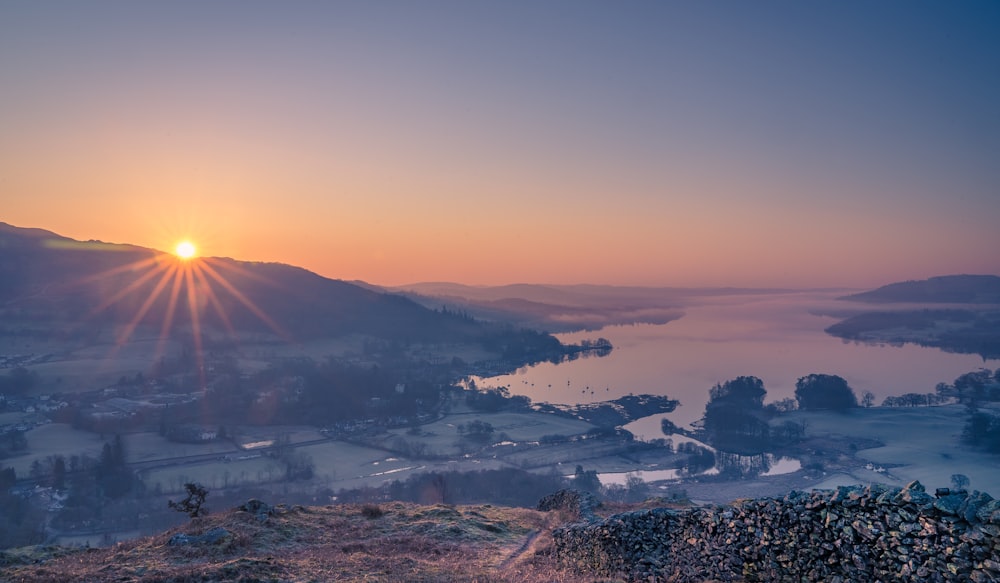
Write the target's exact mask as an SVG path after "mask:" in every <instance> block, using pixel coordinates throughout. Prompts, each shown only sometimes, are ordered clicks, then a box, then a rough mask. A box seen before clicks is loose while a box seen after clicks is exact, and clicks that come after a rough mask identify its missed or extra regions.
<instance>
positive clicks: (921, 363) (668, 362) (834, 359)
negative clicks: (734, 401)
mask: <svg viewBox="0 0 1000 583" xmlns="http://www.w3.org/2000/svg"><path fill="white" fill-rule="evenodd" d="M843 293H844V292H843V291H839V292H818V291H809V292H795V293H762V294H755V295H738V296H734V295H727V296H713V297H707V298H701V299H699V300H698V302H697V303H696V304H691V305H687V306H684V311H685V315H684V317H682V318H680V319H679V320H675V321H673V322H669V323H667V324H662V325H652V324H636V325H628V326H610V327H606V328H603V329H601V330H599V331H596V332H574V333H569V334H560V335H558V338H559V339H560V340H562V341H563V342H567V343H576V342H579V341H581V340H583V339H587V338H590V339H594V338H597V337H598V336H601V337H604V338H607V339H608V340H610V341H611V343H612V344H613V345H614V350H613V351H612V352H611V354H610V355H608V356H605V357H601V358H598V357H591V358H580V359H577V360H574V361H569V362H564V363H561V364H557V365H556V364H551V363H541V364H538V365H535V366H530V367H525V368H522V369H519V370H518V371H516V372H514V373H512V374H509V375H501V376H496V377H490V378H485V379H479V378H477V379H475V380H476V382H477V384H479V386H506V387H508V388H509V389H510V392H511V393H512V394H519V395H527V396H528V397H530V398H531V399H532V400H533V401H536V402H543V401H545V402H549V403H558V404H578V403H591V402H596V401H607V400H609V399H615V398H618V397H621V396H624V395H628V394H630V393H631V394H640V393H651V394H658V395H667V396H670V397H672V398H675V399H678V400H680V402H681V406H680V407H678V408H677V410H676V411H674V412H673V413H670V414H668V415H666V417H667V418H669V419H670V420H671V421H673V422H674V423H676V424H678V425H680V426H685V425H688V424H690V423H691V422H692V421H696V420H698V419H700V418H701V416H702V414H703V413H704V409H705V403H706V402H707V400H708V391H709V388H711V387H712V386H713V385H715V384H716V383H721V382H724V381H726V380H729V379H733V378H735V377H737V376H741V375H752V376H756V377H759V378H760V379H762V380H763V381H764V386H765V387H766V389H767V397H766V399H765V401H766V402H770V401H776V400H779V399H783V398H786V397H794V392H795V381H796V380H797V379H798V378H799V377H802V376H805V375H807V374H810V373H825V374H835V375H840V376H842V377H844V378H845V379H846V380H847V382H848V383H849V384H850V386H851V387H852V388H853V389H854V392H855V394H856V395H857V396H858V398H859V399H860V397H861V393H862V392H864V391H871V392H872V393H873V394H874V395H875V397H876V398H875V403H876V404H880V403H881V402H882V399H883V398H885V397H887V396H889V395H899V394H902V393H909V392H916V393H928V392H933V391H934V387H935V386H936V385H937V384H938V383H940V382H948V383H950V382H952V381H953V380H954V379H955V377H957V376H958V375H960V374H962V373H965V372H969V371H972V370H976V369H979V368H982V367H986V368H990V369H995V368H998V367H1000V360H984V359H983V358H981V357H979V356H977V355H969V354H952V353H947V352H943V351H941V350H938V349H936V348H925V347H921V346H915V345H905V346H888V345H871V344H859V343H852V342H846V341H843V340H841V339H839V338H836V337H833V336H830V335H828V334H826V333H825V332H823V330H824V328H826V327H827V326H830V325H831V324H833V323H835V322H837V321H838V319H837V318H833V317H829V316H821V315H816V313H817V312H822V311H829V310H832V309H840V310H843V309H858V310H861V309H868V310H872V309H876V308H875V307H873V306H871V305H864V304H858V303H854V302H845V301H842V300H836V297H837V296H839V295H843ZM661 417H662V416H655V417H654V418H650V419H647V420H643V421H640V422H637V423H633V424H630V425H629V427H628V428H629V430H631V431H633V432H634V433H636V436H637V437H641V438H646V439H652V438H655V437H662V434H661V433H660V428H659V419H660V418H661Z"/></svg>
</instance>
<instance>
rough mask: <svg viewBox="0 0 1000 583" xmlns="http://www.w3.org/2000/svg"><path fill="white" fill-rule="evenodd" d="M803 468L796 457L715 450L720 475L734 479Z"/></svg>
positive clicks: (778, 473)
mask: <svg viewBox="0 0 1000 583" xmlns="http://www.w3.org/2000/svg"><path fill="white" fill-rule="evenodd" d="M801 468H802V463H801V462H799V460H797V459H795V458H790V457H778V456H775V455H773V454H770V453H764V452H762V453H758V454H752V455H742V454H738V453H729V452H725V451H718V450H716V452H715V469H716V470H717V471H718V473H719V475H720V476H723V477H725V478H728V479H732V480H745V479H750V478H756V477H758V476H777V475H780V474H790V473H792V472H796V471H798V470H800V469H801Z"/></svg>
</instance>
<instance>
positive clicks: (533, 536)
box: [498, 530, 542, 569]
mask: <svg viewBox="0 0 1000 583" xmlns="http://www.w3.org/2000/svg"><path fill="white" fill-rule="evenodd" d="M541 533H542V531H540V530H533V531H531V532H529V533H528V536H527V537H526V538H525V539H524V543H523V544H521V546H520V547H518V549H517V550H516V551H514V552H513V553H511V554H510V556H509V557H507V558H506V559H504V560H503V562H502V563H500V566H499V567H498V568H499V569H506V568H507V567H508V566H510V564H511V563H513V562H514V561H515V560H517V558H518V557H520V556H521V555H523V554H524V553H525V552H526V551H527V550H528V549H529V548H531V545H532V544H534V542H535V540H536V539H537V538H538V535H540V534H541Z"/></svg>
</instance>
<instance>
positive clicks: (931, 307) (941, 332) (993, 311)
mask: <svg viewBox="0 0 1000 583" xmlns="http://www.w3.org/2000/svg"><path fill="white" fill-rule="evenodd" d="M839 299H841V300H849V301H856V302H864V303H868V304H880V305H881V306H882V307H880V309H879V310H877V311H875V310H861V311H857V312H854V313H851V314H850V315H849V316H848V317H846V318H844V319H843V320H841V321H840V322H837V323H836V324H833V325H831V326H829V327H827V328H826V332H827V333H828V334H830V335H832V336H837V337H838V338H843V339H845V340H853V341H859V342H869V343H876V344H893V345H903V344H907V343H912V344H917V345H920V346H929V347H934V348H940V349H941V350H944V351H946V352H958V353H963V354H978V355H980V356H982V357H983V358H984V359H992V358H998V357H1000V309H998V308H997V306H998V305H1000V277H997V276H995V275H947V276H941V277H932V278H930V279H926V280H923V281H905V282H899V283H892V284H889V285H885V286H882V287H880V288H878V289H875V290H871V291H867V292H863V293H859V294H853V295H849V296H844V297H841V298H839ZM921 304H923V305H921ZM941 304H958V305H953V306H943V305H941Z"/></svg>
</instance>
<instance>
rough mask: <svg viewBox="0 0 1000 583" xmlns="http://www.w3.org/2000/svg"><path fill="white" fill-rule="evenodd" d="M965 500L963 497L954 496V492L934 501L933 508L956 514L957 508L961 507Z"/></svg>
mask: <svg viewBox="0 0 1000 583" xmlns="http://www.w3.org/2000/svg"><path fill="white" fill-rule="evenodd" d="M964 502H965V500H964V499H962V498H959V497H958V496H955V495H954V494H949V495H948V496H942V497H941V498H938V499H937V500H935V501H934V508H937V509H938V510H940V511H941V512H942V513H944V514H951V515H953V516H954V515H956V514H958V509H959V508H961V507H962V504H963V503H964Z"/></svg>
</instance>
